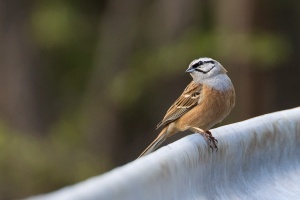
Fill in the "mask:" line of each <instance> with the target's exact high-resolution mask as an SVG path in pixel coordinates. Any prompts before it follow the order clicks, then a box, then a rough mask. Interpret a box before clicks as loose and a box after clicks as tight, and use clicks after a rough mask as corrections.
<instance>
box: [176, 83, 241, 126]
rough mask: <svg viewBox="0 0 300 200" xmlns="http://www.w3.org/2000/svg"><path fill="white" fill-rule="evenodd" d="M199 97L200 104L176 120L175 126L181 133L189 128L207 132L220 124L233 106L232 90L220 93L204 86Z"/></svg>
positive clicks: (233, 96) (233, 94)
mask: <svg viewBox="0 0 300 200" xmlns="http://www.w3.org/2000/svg"><path fill="white" fill-rule="evenodd" d="M201 95H202V97H201V101H200V103H199V104H198V105H197V106H195V107H194V108H192V109H191V110H190V111H189V112H187V113H186V114H184V115H183V116H182V117H181V118H179V119H178V121H177V123H176V125H177V127H178V128H179V129H180V130H181V131H184V130H186V129H189V128H190V127H198V128H201V129H203V130H209V129H210V128H212V127H213V126H214V125H215V124H217V123H219V122H221V121H222V120H223V119H224V118H225V117H226V116H227V115H228V114H229V113H230V111H231V109H232V108H233V106H234V102H235V92H234V89H230V90H227V91H222V92H220V91H218V90H215V89H212V88H209V87H205V86H204V87H203V90H202V94H201Z"/></svg>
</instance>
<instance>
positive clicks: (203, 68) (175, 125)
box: [139, 58, 235, 157]
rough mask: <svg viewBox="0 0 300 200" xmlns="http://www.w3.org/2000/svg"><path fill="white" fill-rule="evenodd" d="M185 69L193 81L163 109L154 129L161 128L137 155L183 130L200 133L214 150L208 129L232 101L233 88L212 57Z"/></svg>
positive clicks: (233, 102) (219, 120)
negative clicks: (156, 135) (161, 118)
mask: <svg viewBox="0 0 300 200" xmlns="http://www.w3.org/2000/svg"><path fill="white" fill-rule="evenodd" d="M186 72H188V73H190V74H191V76H192V78H193V81H192V82H191V83H190V84H189V85H188V86H187V87H186V88H185V90H184V91H183V93H182V94H181V95H180V97H179V98H178V99H177V100H176V101H175V102H174V103H173V105H172V106H171V107H170V108H169V110H168V111H167V113H166V115H165V117H164V118H163V120H162V121H161V122H160V123H159V124H158V125H157V129H158V128H160V127H164V128H163V130H162V131H161V132H160V134H159V135H158V137H157V138H156V139H155V140H154V141H153V142H152V143H151V144H150V145H149V146H148V147H147V148H146V149H145V150H144V151H143V153H142V154H141V155H140V156H139V157H141V156H144V155H147V154H149V153H151V152H152V151H154V150H155V149H157V148H158V147H159V145H160V144H161V143H163V142H164V141H165V140H166V138H168V137H170V136H172V135H174V134H175V133H177V132H180V131H185V130H187V129H189V130H191V131H193V132H197V133H200V134H202V135H203V137H204V138H205V140H206V141H207V143H208V144H209V146H210V148H211V149H212V150H213V149H217V148H218V147H217V142H218V141H217V140H216V139H215V138H214V137H213V136H212V134H211V132H210V131H209V129H210V128H212V127H213V126H214V125H215V124H217V123H219V122H221V121H222V120H223V119H224V118H225V117H226V116H227V115H228V114H229V113H230V111H231V109H232V108H233V107H234V104H235V91H234V87H233V85H232V82H231V80H230V78H229V77H228V76H227V75H226V72H227V71H226V69H225V68H224V67H223V66H222V65H221V64H220V63H219V62H218V61H216V60H213V59H211V58H199V59H196V60H193V61H192V62H191V64H190V65H189V67H188V69H187V70H186Z"/></svg>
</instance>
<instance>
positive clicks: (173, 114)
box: [156, 81, 202, 129]
mask: <svg viewBox="0 0 300 200" xmlns="http://www.w3.org/2000/svg"><path fill="white" fill-rule="evenodd" d="M201 90H202V85H199V84H195V83H194V82H193V81H192V82H191V83H190V84H189V85H188V86H187V87H186V88H185V90H184V91H183V93H182V94H181V95H180V97H179V98H178V99H177V100H176V101H175V102H174V103H173V105H172V106H171V107H170V108H169V110H168V111H167V113H166V115H165V117H164V118H163V120H162V121H161V122H160V123H159V124H158V125H157V128H156V129H158V128H159V127H161V126H164V125H167V124H169V123H171V122H173V121H175V120H176V119H178V118H179V117H181V116H182V115H184V114H185V113H187V112H188V111H189V110H191V109H192V108H193V107H194V106H196V105H197V104H198V102H199V99H200V94H201Z"/></svg>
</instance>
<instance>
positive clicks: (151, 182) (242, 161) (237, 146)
mask: <svg viewBox="0 0 300 200" xmlns="http://www.w3.org/2000/svg"><path fill="white" fill-rule="evenodd" d="M212 133H213V135H214V136H215V137H216V138H217V139H218V141H219V143H218V147H219V150H218V151H217V152H213V153H212V152H211V151H210V149H209V148H208V147H207V145H206V143H205V141H204V139H203V138H202V136H200V135H198V134H193V135H190V136H187V137H184V138H183V139H180V140H178V141H176V142H174V143H172V144H170V145H168V146H165V147H162V148H160V149H159V150H157V151H156V152H154V153H152V154H150V155H148V156H145V157H142V158H140V159H137V160H134V161H133V162H131V163H129V164H127V165H125V166H122V167H119V168H116V169H114V170H112V171H110V172H107V173H105V174H103V175H100V176H98V177H94V178H91V179H88V180H86V181H84V182H81V183H78V184H75V185H73V186H69V187H66V188H63V189H60V190H58V191H55V192H52V193H49V194H45V195H40V196H36V197H31V198H29V199H30V200H50V199H51V200H52V199H53V200H81V199H82V200H91V199H97V200H98V199H99V200H102V199H103V200H117V199H121V200H148V199H149V200H168V199H170V200H176V199H178V200H181V199H183V200H191V199H193V200H194V199H195V200H196V199H222V200H223V199H228V200H234V199H257V200H261V199H270V200H274V199H275V200H276V199H295V200H296V199H297V200H299V199H300V107H299V108H295V109H291V110H286V111H281V112H275V113H271V114H267V115H263V116H260V117H256V118H253V119H249V120H246V121H243V122H239V123H235V124H230V125H227V126H223V127H219V128H216V129H213V130H212Z"/></svg>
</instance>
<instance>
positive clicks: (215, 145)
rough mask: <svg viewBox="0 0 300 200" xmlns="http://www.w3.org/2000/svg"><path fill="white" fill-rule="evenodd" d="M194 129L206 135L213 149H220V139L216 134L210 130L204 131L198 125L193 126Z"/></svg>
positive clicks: (205, 137)
mask: <svg viewBox="0 0 300 200" xmlns="http://www.w3.org/2000/svg"><path fill="white" fill-rule="evenodd" d="M193 130H195V131H196V132H197V133H200V134H201V135H202V136H203V137H204V139H205V140H206V142H207V144H208V145H209V147H210V148H211V150H212V151H214V149H216V151H218V146H217V144H218V140H217V139H216V138H215V137H214V136H212V134H211V132H210V131H204V130H202V129H200V128H197V127H193Z"/></svg>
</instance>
